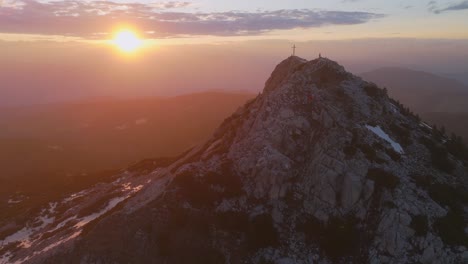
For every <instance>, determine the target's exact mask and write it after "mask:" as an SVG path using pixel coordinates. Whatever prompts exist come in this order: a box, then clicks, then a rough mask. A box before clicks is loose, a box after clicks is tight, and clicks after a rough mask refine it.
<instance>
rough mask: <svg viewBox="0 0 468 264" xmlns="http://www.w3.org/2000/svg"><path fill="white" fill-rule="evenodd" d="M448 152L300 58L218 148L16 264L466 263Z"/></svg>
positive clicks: (328, 65) (425, 132) (319, 63)
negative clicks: (23, 263) (70, 235)
mask: <svg viewBox="0 0 468 264" xmlns="http://www.w3.org/2000/svg"><path fill="white" fill-rule="evenodd" d="M449 143H450V140H448V139H446V138H444V137H443V136H442V135H439V134H438V133H437V132H436V131H433V130H432V128H430V127H429V126H427V125H426V124H425V123H423V122H421V121H420V120H418V118H417V117H415V116H413V115H411V114H409V113H408V112H407V111H406V110H405V109H403V108H402V107H401V106H399V105H397V104H396V103H395V102H394V101H393V100H391V99H390V98H388V96H387V95H386V92H385V91H384V90H381V89H379V88H378V87H377V86H375V85H373V84H371V83H368V82H365V81H363V80H362V79H360V78H358V77H356V76H353V75H352V74H350V73H348V72H346V71H345V69H344V68H343V67H342V66H340V65H339V64H337V63H336V62H334V61H331V60H329V59H326V58H319V59H316V60H312V61H306V60H303V59H300V58H298V57H290V58H288V59H286V60H285V61H283V62H281V63H280V64H279V65H278V66H277V67H276V69H275V70H274V72H273V73H272V75H271V77H270V79H269V80H268V81H267V82H266V86H265V89H264V91H263V93H262V94H260V95H259V96H258V97H257V98H256V99H254V100H252V101H250V102H249V103H247V104H246V105H244V106H243V107H241V108H240V109H239V110H238V111H236V112H235V113H234V114H233V115H232V116H231V117H229V118H227V119H226V120H225V121H224V123H223V124H222V125H221V126H220V127H219V129H218V130H217V131H216V132H215V134H214V135H213V137H212V138H211V139H210V140H209V141H208V142H207V143H206V144H204V145H202V146H199V147H196V148H194V149H192V150H190V151H189V152H187V153H185V154H184V155H182V156H181V157H179V158H178V159H176V160H174V161H173V162H172V163H171V165H169V166H161V165H157V164H154V165H152V164H150V167H151V166H152V167H151V171H152V172H150V173H139V172H138V171H129V172H126V173H124V174H122V175H119V176H118V177H117V178H118V179H117V180H116V182H117V181H119V182H123V181H129V182H131V185H129V186H130V187H131V186H135V185H136V183H138V188H137V189H132V191H131V192H128V195H127V196H125V198H124V199H122V200H121V201H118V202H120V203H117V204H118V205H117V206H116V207H112V208H110V209H109V210H108V211H106V213H105V214H102V215H100V216H99V217H98V218H96V219H95V220H94V221H91V222H89V223H86V224H85V225H82V226H81V227H79V228H80V229H77V227H76V226H75V227H70V228H69V229H67V230H65V231H63V232H62V233H60V234H62V235H60V236H58V235H56V234H55V235H54V236H55V237H56V238H57V239H58V237H64V236H65V235H63V234H65V233H67V234H76V235H75V236H74V237H72V238H70V239H69V240H66V241H63V242H61V243H59V244H53V241H57V239H55V240H48V241H43V244H40V243H38V244H35V245H33V247H31V248H29V249H27V250H26V249H22V250H20V251H19V252H17V253H16V256H14V257H13V258H12V259H18V260H21V259H23V260H27V261H29V262H31V263H75V262H76V263H418V262H420V263H462V262H466V261H468V253H467V249H466V247H467V246H468V239H467V232H468V229H466V228H467V218H466V217H465V215H466V213H467V194H466V193H467V192H466V188H467V184H466V179H467V174H468V173H467V168H466V162H465V161H462V160H460V159H458V158H457V152H456V151H452V150H453V148H451V147H450V144H449ZM83 227H84V228H83ZM72 231H74V233H71V232H72ZM54 236H52V237H54ZM65 237H66V236H65ZM47 245H48V246H50V245H53V247H49V248H47ZM41 249H42V251H40V250H41ZM44 249H47V250H44ZM34 252H39V253H34ZM25 257H27V258H26V259H25Z"/></svg>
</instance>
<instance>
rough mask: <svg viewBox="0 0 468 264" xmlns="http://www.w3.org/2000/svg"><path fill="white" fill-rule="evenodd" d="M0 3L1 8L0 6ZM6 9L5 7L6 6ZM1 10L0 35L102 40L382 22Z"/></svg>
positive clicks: (34, 5) (278, 13)
mask: <svg viewBox="0 0 468 264" xmlns="http://www.w3.org/2000/svg"><path fill="white" fill-rule="evenodd" d="M0 3H1V2H0ZM5 3H6V2H5ZM5 3H4V4H3V5H1V4H0V32H2V33H20V34H43V35H66V36H74V37H84V38H102V37H103V36H105V35H107V34H109V33H110V30H111V29H112V28H113V27H115V25H116V24H121V23H125V24H130V25H134V26H135V27H137V28H139V29H140V30H141V31H142V32H146V33H147V34H151V35H152V37H155V38H158V37H159V38H161V37H176V36H180V35H216V36H236V35H255V34H262V33H266V32H269V31H272V30H288V29H294V28H312V27H321V26H326V25H354V24H362V23H367V22H369V21H371V20H374V19H378V18H382V17H384V15H382V14H376V13H369V12H345V11H322V10H312V9H291V10H284V9H283V10H274V11H261V12H243V11H228V12H211V13H210V12H194V13H190V12H177V11H176V9H177V8H181V7H187V6H188V5H190V3H188V2H163V3H158V4H144V3H120V2H119V3H117V2H111V1H78V0H59V1H54V2H48V3H44V2H39V1H36V0H13V1H9V2H8V3H7V4H5Z"/></svg>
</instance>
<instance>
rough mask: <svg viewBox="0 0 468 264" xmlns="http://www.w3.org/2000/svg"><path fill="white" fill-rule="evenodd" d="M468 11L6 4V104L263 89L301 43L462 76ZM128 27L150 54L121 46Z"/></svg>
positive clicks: (352, 57)
mask: <svg viewBox="0 0 468 264" xmlns="http://www.w3.org/2000/svg"><path fill="white" fill-rule="evenodd" d="M467 10H468V3H467V2H466V1H428V2H424V3H423V2H421V1H408V2H407V3H389V2H386V1H369V0H361V1H341V0H333V1H327V2H326V3H319V2H309V1H300V0H294V1H288V2H287V3H284V2H282V1H264V0H255V1H235V2H226V1H223V2H222V3H221V2H219V1H213V0H204V1H134V0H133V1H132V0H130V1H114V2H112V1H105V2H103V1H81V2H80V1H76V2H73V3H71V2H66V1H36V0H29V1H24V0H3V1H0V61H1V62H2V63H1V65H0V82H1V83H2V86H1V88H0V106H5V105H27V104H35V103H48V102H61V101H69V100H77V99H81V98H93V97H125V98H127V97H135V96H137V97H138V96H173V95H180V94H187V93H193V92H199V91H206V90H227V91H250V92H255V93H256V92H259V91H261V90H262V89H263V86H264V80H266V79H267V78H268V76H269V74H270V73H271V71H272V69H273V68H274V66H275V65H276V64H277V63H279V62H280V61H281V60H283V59H285V58H286V57H288V56H289V55H291V46H292V45H293V44H295V45H297V47H298V49H297V55H298V56H300V57H303V58H306V59H313V58H316V57H318V54H319V53H322V55H324V56H327V57H329V58H330V59H333V60H335V61H338V62H339V63H340V64H342V65H344V66H345V67H346V68H347V70H349V71H351V72H353V73H355V74H358V73H362V72H365V71H369V70H373V69H376V68H380V67H404V68H409V69H414V70H422V71H427V72H432V73H436V74H447V75H450V76H460V75H463V73H465V72H468V31H466V30H464V29H466V28H468V20H467V19H465V17H466V12H467ZM122 30H130V31H132V32H134V33H135V35H137V36H138V38H139V39H140V40H138V41H139V42H141V47H139V48H138V49H137V50H136V51H134V52H122V50H120V49H119V47H118V45H117V47H116V45H115V44H116V42H115V41H116V40H115V37H116V34H118V32H121V31H122ZM113 39H114V40H113ZM139 42H138V43H139ZM120 48H122V47H120Z"/></svg>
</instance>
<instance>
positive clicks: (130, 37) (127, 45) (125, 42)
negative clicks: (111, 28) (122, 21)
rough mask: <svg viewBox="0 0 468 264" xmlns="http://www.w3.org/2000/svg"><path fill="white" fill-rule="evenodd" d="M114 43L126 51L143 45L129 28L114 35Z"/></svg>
mask: <svg viewBox="0 0 468 264" xmlns="http://www.w3.org/2000/svg"><path fill="white" fill-rule="evenodd" d="M113 42H114V44H115V45H116V46H117V47H118V48H119V49H120V50H121V51H124V52H133V51H135V50H137V49H138V48H140V47H141V40H140V39H139V38H138V36H137V35H136V34H135V33H133V32H132V31H129V30H123V31H120V32H118V33H117V34H116V35H115V37H114V41H113Z"/></svg>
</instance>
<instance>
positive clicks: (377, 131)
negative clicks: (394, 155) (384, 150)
mask: <svg viewBox="0 0 468 264" xmlns="http://www.w3.org/2000/svg"><path fill="white" fill-rule="evenodd" d="M366 127H367V129H369V130H370V131H372V132H374V134H376V135H377V136H379V137H380V138H381V139H383V140H385V141H387V142H388V143H390V145H392V147H393V149H394V150H395V151H396V152H398V153H400V154H404V153H405V151H404V150H403V148H402V147H401V145H400V144H398V143H397V142H395V141H394V140H392V139H391V138H390V136H389V135H388V134H387V133H385V132H384V131H383V130H382V129H381V128H380V126H376V127H373V126H369V125H366Z"/></svg>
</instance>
